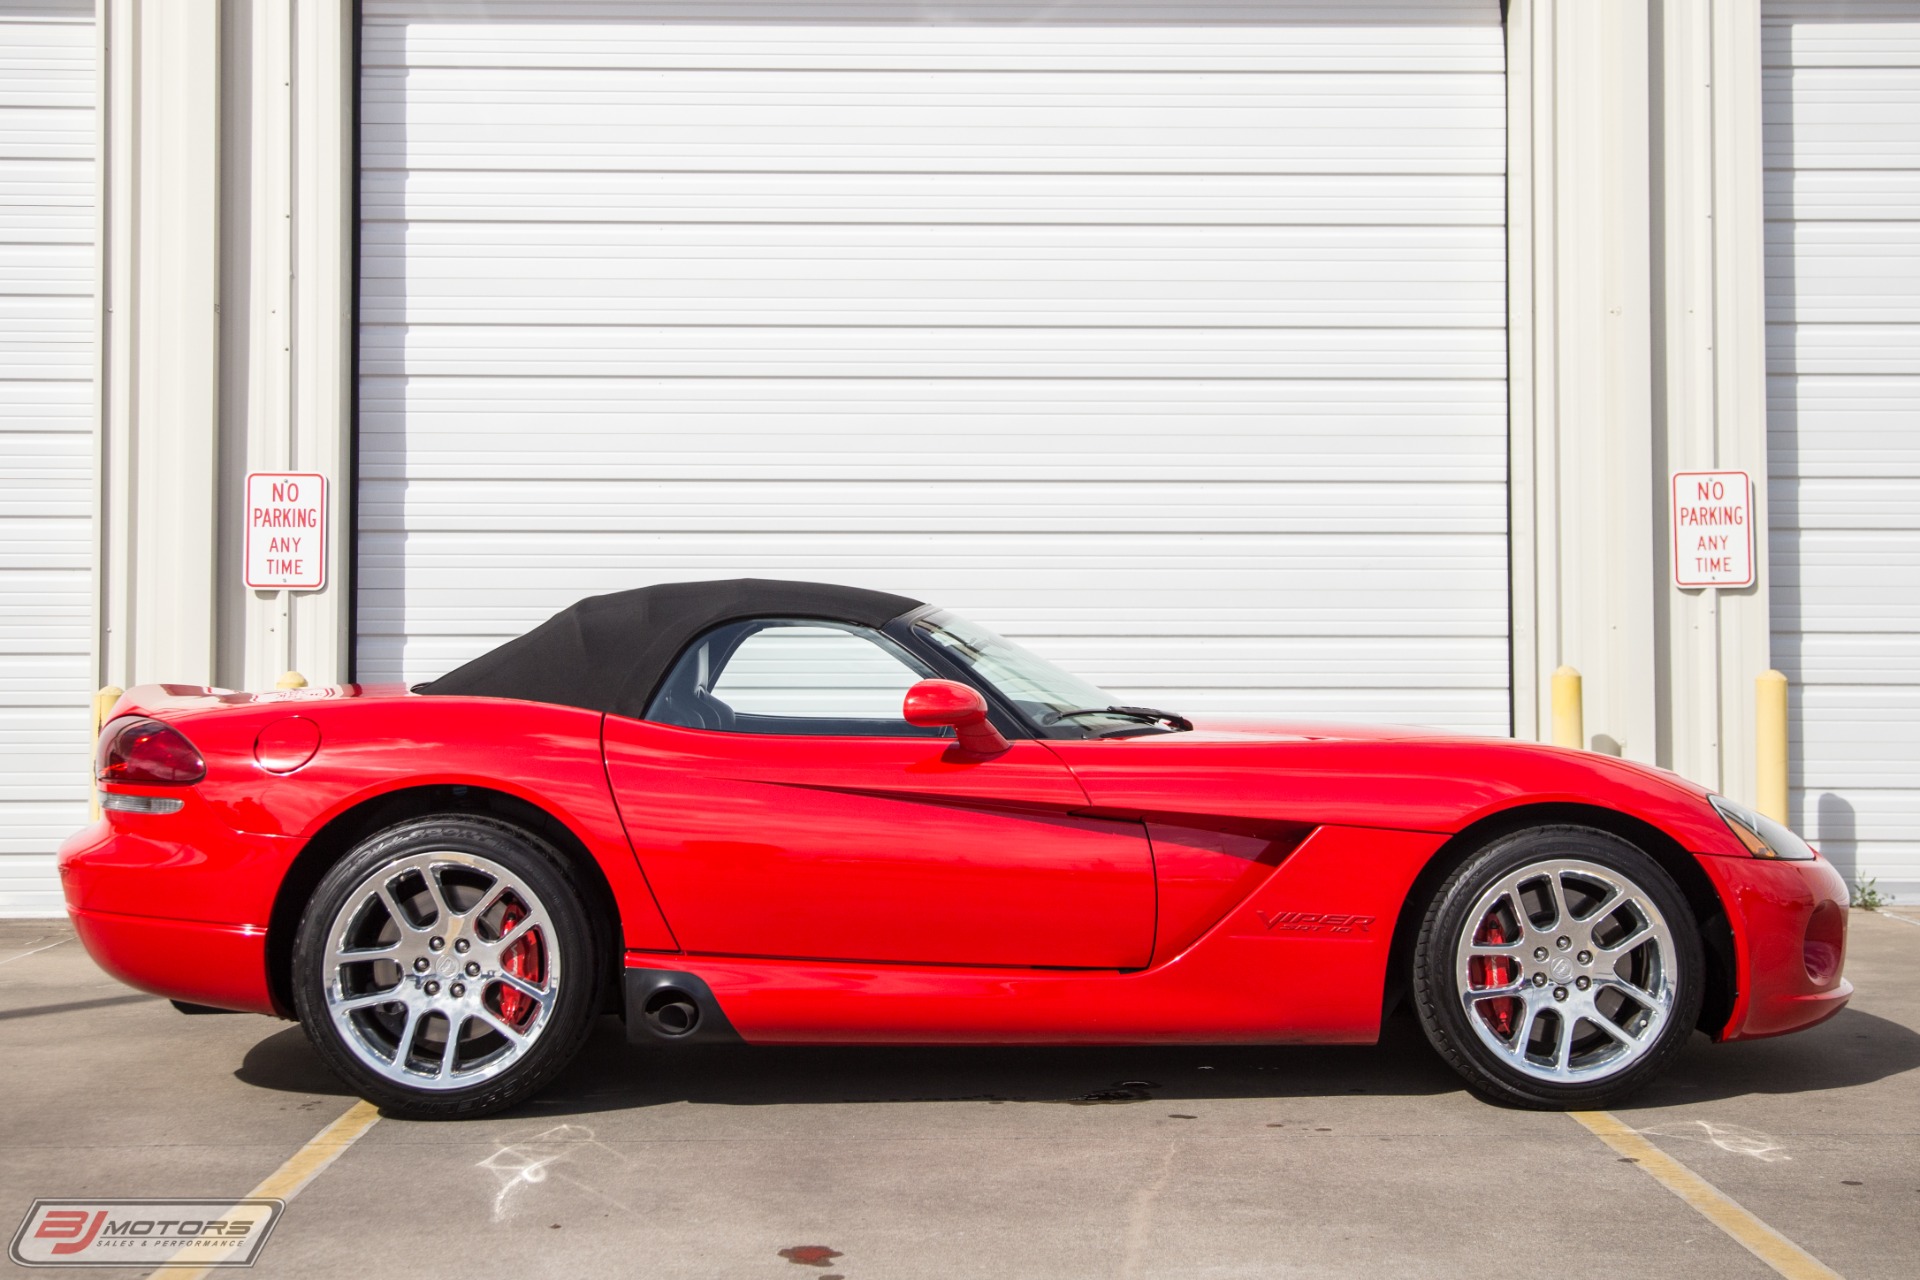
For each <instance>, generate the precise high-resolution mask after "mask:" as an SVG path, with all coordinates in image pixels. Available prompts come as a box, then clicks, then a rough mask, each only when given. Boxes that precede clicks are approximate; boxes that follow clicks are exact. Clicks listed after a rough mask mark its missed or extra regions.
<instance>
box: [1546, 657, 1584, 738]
mask: <svg viewBox="0 0 1920 1280" xmlns="http://www.w3.org/2000/svg"><path fill="white" fill-rule="evenodd" d="M1553 745H1554V746H1556V747H1576V748H1577V747H1584V746H1586V745H1587V729H1586V715H1585V712H1584V710H1583V709H1582V706H1581V693H1580V673H1579V672H1578V671H1575V670H1574V669H1573V668H1572V667H1561V668H1559V669H1557V670H1556V671H1555V672H1554V673H1553Z"/></svg>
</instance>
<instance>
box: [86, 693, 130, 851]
mask: <svg viewBox="0 0 1920 1280" xmlns="http://www.w3.org/2000/svg"><path fill="white" fill-rule="evenodd" d="M125 694H126V690H125V689H122V688H121V687H120V686H119V685H117V684H110V685H107V686H106V687H105V688H103V689H101V690H100V692H98V693H96V694H94V695H93V736H92V737H91V738H90V739H88V740H89V741H91V742H98V741H100V726H101V725H103V724H105V723H106V722H107V717H108V716H110V715H112V714H113V704H114V703H116V702H118V701H120V699H121V698H122V697H124V696H125ZM87 796H88V800H87V818H88V820H89V821H91V820H92V819H94V818H98V817H99V816H100V784H99V783H98V782H96V781H95V780H94V777H93V761H92V759H91V757H89V759H88V761H87Z"/></svg>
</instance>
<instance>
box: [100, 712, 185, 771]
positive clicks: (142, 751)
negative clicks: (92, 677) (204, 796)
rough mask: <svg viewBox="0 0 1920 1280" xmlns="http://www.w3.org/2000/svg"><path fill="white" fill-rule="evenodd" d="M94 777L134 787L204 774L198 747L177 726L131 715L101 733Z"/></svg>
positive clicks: (115, 722)
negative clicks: (130, 784)
mask: <svg viewBox="0 0 1920 1280" xmlns="http://www.w3.org/2000/svg"><path fill="white" fill-rule="evenodd" d="M93 776H94V777H95V778H96V779H98V780H99V781H101V782H126V783H132V784H134V785H137V786H143V787H144V786H180V785H183V784H185V783H189V782H198V781H200V779H202V778H204V777H206V776H207V762H206V761H205V760H203V759H201V757H200V752H199V749H198V748H196V747H195V746H194V745H193V744H192V743H191V742H188V741H187V739H186V735H185V734H183V733H181V732H180V731H179V730H178V729H175V728H172V727H170V726H168V725H164V724H161V723H160V722H159V721H158V720H148V719H146V718H145V717H143V716H130V717H128V718H127V719H125V720H116V721H114V722H113V723H112V724H110V725H108V726H107V730H106V732H105V733H103V734H101V735H100V745H99V746H98V747H97V748H96V749H95V751H94V756H93Z"/></svg>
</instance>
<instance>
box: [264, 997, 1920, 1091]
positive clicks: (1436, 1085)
mask: <svg viewBox="0 0 1920 1280" xmlns="http://www.w3.org/2000/svg"><path fill="white" fill-rule="evenodd" d="M1917 1066H1920V1033H1916V1032H1914V1031H1912V1030H1910V1029H1909V1028H1907V1027H1905V1026H1902V1025H1901V1024H1899V1023H1897V1022H1890V1021H1888V1020H1887V1019H1885V1018H1879V1017H1875V1016H1874V1015H1873V1014H1870V1013H1864V1012H1861V1011H1859V1010H1856V1009H1845V1010H1842V1011H1841V1013H1840V1014H1839V1015H1838V1016H1837V1017H1835V1018H1834V1019H1832V1020H1831V1021H1830V1022H1827V1023H1826V1024H1824V1025H1823V1026H1820V1027H1817V1028H1815V1029H1813V1030H1812V1031H1808V1032H1803V1033H1801V1034H1799V1035H1794V1036H1786V1037H1782V1038H1780V1039H1775V1040H1755V1041H1747V1042H1742V1043H1736V1044H1725V1045H1715V1044H1711V1043H1709V1042H1708V1041H1707V1039H1706V1037H1704V1036H1695V1037H1694V1039H1693V1042H1692V1043H1691V1044H1689V1045H1688V1046H1687V1048H1686V1050H1685V1051H1683V1052H1682V1054H1681V1056H1680V1060H1679V1061H1678V1062H1677V1063H1676V1064H1675V1066H1674V1068H1673V1069H1672V1070H1671V1071H1670V1072H1669V1073H1668V1074H1667V1075H1666V1076H1665V1077H1663V1078H1662V1079H1660V1080H1658V1081H1656V1082H1655V1083H1654V1084H1653V1085H1651V1086H1649V1087H1648V1088H1647V1089H1646V1090H1645V1091H1644V1092H1643V1093H1641V1094H1640V1095H1638V1096H1637V1097H1635V1098H1634V1099H1633V1102H1632V1105H1633V1106H1634V1107H1635V1108H1649V1107H1662V1106H1678V1105H1685V1104H1688V1103H1697V1102H1702V1101H1719V1100H1722V1099H1726V1098H1733V1097H1740V1096H1743V1095H1752V1094H1770V1093H1804V1092H1812V1091H1818V1090H1824V1089H1844V1088H1851V1087H1854V1086H1858V1085H1865V1084H1871V1083H1873V1082H1875V1081H1878V1080H1883V1079H1886V1078H1888V1077H1890V1076H1895V1075H1899V1074H1900V1073H1902V1072H1905V1071H1910V1070H1912V1069H1913V1068H1915V1067H1917ZM234 1076H235V1077H236V1078H237V1079H239V1080H240V1081H242V1082H243V1083H245V1084H248V1085H251V1086H253V1087H255V1088H261V1089H273V1090H284V1091H289V1092H295V1093H307V1094H321V1095H333V1096H340V1097H346V1096H350V1091H349V1090H348V1089H347V1088H346V1086H345V1085H343V1084H342V1083H341V1082H340V1081H339V1080H337V1079H336V1078H335V1077H334V1076H333V1075H332V1073H330V1072H329V1071H328V1070H327V1069H326V1067H325V1066H323V1065H322V1064H321V1062H320V1059H319V1057H318V1056H317V1055H316V1054H315V1053H314V1052H313V1049H312V1046H310V1045H309V1044H308V1043H307V1039H306V1036H305V1035H304V1033H302V1032H301V1030H300V1029H299V1028H298V1027H287V1028H285V1029H283V1030H280V1031H277V1032H275V1033H274V1034H272V1035H270V1036H267V1037H266V1038H265V1039H263V1040H261V1041H259V1042H258V1043H257V1044H255V1045H254V1047H253V1048H252V1049H251V1050H250V1051H249V1052H248V1053H247V1055H246V1058H245V1060H244V1061H243V1062H242V1063H241V1065H240V1068H239V1069H238V1070H236V1071H235V1072H234ZM1462 1089H1463V1086H1462V1084H1461V1082H1460V1080H1459V1078H1458V1077H1457V1076H1455V1075H1454V1074H1453V1072H1452V1071H1450V1070H1448V1069H1447V1067H1446V1066H1445V1065H1444V1064H1443V1063H1442V1062H1441V1061H1440V1059H1439V1058H1438V1057H1437V1056H1436V1055H1435V1054H1434V1052H1433V1051H1432V1049H1430V1048H1429V1047H1428V1045H1427V1043H1426V1039H1425V1037H1424V1035H1422V1033H1421V1031H1420V1028H1419V1026H1418V1024H1417V1023H1416V1022H1415V1021H1414V1020H1413V1019H1412V1017H1410V1016H1408V1015H1406V1014H1404V1013H1402V1014H1400V1015H1398V1016H1396V1017H1393V1018H1391V1019H1389V1020H1388V1022H1387V1025H1386V1027H1385V1029H1384V1031H1383V1033H1382V1035H1381V1039H1380V1043H1379V1044H1377V1045H1352V1046H1332V1047H1326V1046H1314V1047H1305V1046H1302V1047H1273V1046H1211V1047H1208V1046H1199V1047H1196V1046H1186V1045H1180V1046H1162V1047H1146V1048H1138V1047H1127V1048H1057V1047H1031V1046H1027V1047H979V1046H935V1047H897V1046H890V1045H889V1046H877V1045H865V1046H832V1047H828V1046H820V1047H811V1046H809V1047H784V1046H783V1047H759V1048H756V1047H752V1046H745V1045H739V1046H727V1045H705V1046H686V1047H655V1046H651V1045H629V1044H628V1043H627V1042H626V1039H625V1033H624V1029H623V1027H622V1026H621V1024H620V1022H619V1021H618V1020H617V1019H615V1018H611V1017H609V1018H603V1019H602V1020H601V1021H600V1024H599V1025H598V1026H597V1027H595V1029H594V1032H593V1035H592V1036H591V1038H590V1039H589V1041H588V1044H587V1047H586V1049H585V1050H584V1051H583V1052H582V1053H581V1055H580V1057H579V1058H578V1059H576V1060H575V1062H574V1063H573V1064H572V1065H571V1066H570V1067H568V1068H567V1070H566V1071H564V1072H562V1073H561V1075H560V1077H559V1078H558V1079H557V1080H555V1082H554V1083H553V1084H552V1085H551V1086H549V1087H548V1088H547V1089H546V1090H545V1091H543V1092H542V1093H541V1094H540V1095H539V1096H538V1097H536V1098H534V1099H532V1100H531V1101H529V1102H527V1103H524V1104H522V1105H521V1106H519V1107H517V1108H515V1109H514V1110H513V1111H512V1112H510V1113H509V1114H510V1115H520V1116H568V1115H587V1114H591V1113H594V1112H601V1111H624V1110H631V1109H635V1108H641V1107H651V1106H661V1105H665V1104H668V1103H675V1102H697V1103H705V1104H709V1105H718V1106H740V1107H751V1106H778V1105H792V1104H832V1103H884V1102H904V1103H912V1102H983V1103H1038V1104H1057V1105H1067V1106H1111V1105H1124V1104H1127V1103H1135V1102H1156V1103H1177V1102H1181V1101H1199V1100H1202V1099H1219V1098H1321V1097H1334V1096H1344V1095H1349V1094H1376V1095H1383V1096H1390V1097H1427V1096H1432V1095H1436V1094H1444V1093H1456V1092H1460V1091H1461V1090H1462Z"/></svg>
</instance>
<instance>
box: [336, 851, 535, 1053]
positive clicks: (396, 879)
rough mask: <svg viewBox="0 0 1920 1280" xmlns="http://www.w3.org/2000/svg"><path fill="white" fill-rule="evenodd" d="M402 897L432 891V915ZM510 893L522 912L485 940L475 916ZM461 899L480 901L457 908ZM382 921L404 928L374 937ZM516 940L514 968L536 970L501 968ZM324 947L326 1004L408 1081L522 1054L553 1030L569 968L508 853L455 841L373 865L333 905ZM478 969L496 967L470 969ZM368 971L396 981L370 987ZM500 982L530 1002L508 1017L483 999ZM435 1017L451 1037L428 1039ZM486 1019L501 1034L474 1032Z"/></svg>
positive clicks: (354, 1045) (350, 1038)
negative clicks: (467, 849)
mask: <svg viewBox="0 0 1920 1280" xmlns="http://www.w3.org/2000/svg"><path fill="white" fill-rule="evenodd" d="M423 889H424V894H425V896H424V898H422V897H421V896H420V895H421V893H422V890H423ZM403 896H412V897H414V898H415V900H416V901H419V902H420V903H421V904H422V905H421V909H422V910H427V909H429V908H428V907H427V905H426V904H427V903H429V902H430V903H431V908H430V909H431V910H432V911H433V912H434V918H433V920H431V921H429V922H428V923H427V924H426V925H424V926H416V925H415V924H414V923H413V921H412V918H411V917H410V916H409V915H408V914H407V912H406V910H405V908H403V907H402V905H401V900H402V897H403ZM508 897H511V898H512V900H513V901H514V903H515V904H517V905H516V907H515V910H524V915H523V917H522V918H521V919H519V920H517V921H516V922H515V923H514V924H513V926H512V927H510V928H509V929H508V930H507V931H506V933H505V934H504V935H503V936H502V937H500V938H499V939H496V940H494V941H492V942H489V941H487V940H486V939H485V938H483V937H481V936H480V935H479V934H478V933H476V932H475V926H476V924H477V922H478V921H479V920H480V918H481V917H483V916H484V915H485V914H486V913H487V912H489V911H492V910H494V909H495V908H497V907H498V906H499V905H500V903H501V901H502V899H504V898H508ZM460 901H468V902H471V903H473V905H472V907H470V908H469V909H468V910H466V911H460V910H458V909H457V908H456V903H458V902H460ZM383 915H384V916H385V917H386V918H390V919H391V920H392V922H393V926H392V930H391V931H388V930H387V926H386V924H385V922H384V920H383V919H382V917H383ZM383 931H385V932H390V933H397V937H393V938H392V939H391V940H387V939H384V938H380V937H378V936H377V935H378V933H380V932H383ZM515 947H517V948H519V950H518V951H517V953H516V955H517V961H518V962H517V963H516V965H515V967H516V968H521V967H523V966H524V972H526V973H532V974H536V975H538V978H539V980H538V981H535V980H533V979H530V978H527V977H523V976H521V974H518V973H510V972H506V971H505V968H504V965H503V964H502V963H501V962H502V960H503V959H504V958H505V953H506V952H507V951H508V950H509V949H510V948H515ZM325 955H326V965H327V974H326V981H327V996H326V998H327V1011H328V1015H329V1016H330V1017H331V1018H332V1020H333V1025H334V1027H335V1029H336V1030H337V1031H338V1032H339V1033H340V1035H341V1037H342V1039H343V1040H344V1041H345V1043H346V1047H347V1048H348V1049H349V1051H351V1052H352V1054H353V1055H354V1057H355V1058H356V1059H357V1060H358V1061H359V1062H360V1063H361V1065H363V1066H364V1067H366V1068H367V1069H369V1070H371V1071H373V1072H375V1073H376V1074H378V1075H380V1076H383V1077H385V1078H387V1079H389V1080H392V1081H395V1082H396V1083H400V1084H404V1085H406V1086H407V1087H409V1088H413V1089H425V1090H445V1089H461V1088H466V1087H468V1086H470V1085H473V1084H475V1083H478V1082H479V1081H482V1080H486V1079H490V1078H492V1077H494V1076H497V1075H499V1074H500V1073H501V1072H503V1071H506V1070H508V1069H509V1068H510V1067H512V1066H513V1065H514V1064H515V1063H517V1062H519V1061H520V1060H521V1058H523V1057H524V1056H525V1055H526V1053H527V1052H528V1051H529V1050H530V1049H531V1048H532V1046H533V1045H534V1044H535V1043H536V1042H537V1041H538V1040H539V1039H540V1037H541V1035H542V1033H543V1032H544V1031H545V1030H546V1026H547V1023H548V1022H549V1021H550V1020H551V1018H552V1016H553V1008H554V1001H555V999H556V998H557V996H558V994H559V992H560V988H561V983H562V981H563V978H564V975H563V974H562V973H561V966H560V954H559V951H558V950H557V948H556V946H555V937H554V930H553V925H552V922H551V919H550V917H549V916H548V913H547V911H546V908H545V905H544V904H543V903H542V902H541V901H540V898H539V895H537V894H536V893H534V892H533V890H532V888H531V887H529V886H528V885H527V884H526V883H525V882H524V881H522V880H521V879H520V878H519V877H518V876H517V875H515V874H514V873H512V872H511V871H509V870H508V869H507V868H506V867H504V866H502V865H501V864H499V863H497V862H494V861H493V860H491V859H489V858H486V857H482V856H480V855H476V854H470V853H464V852H455V851H451V850H443V851H435V852H428V853H417V854H410V855H406V856H403V857H400V858H397V859H395V860H394V861H393V862H390V863H388V864H387V865H385V866H383V867H381V868H379V869H378V870H377V871H375V872H372V873H371V874H369V875H368V876H367V877H366V879H364V880H363V881H362V882H361V883H360V884H359V885H358V886H357V887H356V888H355V889H354V890H353V892H352V893H351V894H350V895H349V896H348V897H347V899H346V901H345V902H344V903H343V904H342V906H341V907H340V909H339V911H338V912H337V913H336V914H335V917H334V920H333V925H332V929H331V931H330V933H329V936H328V938H327V949H326V952H325ZM370 962H371V963H370ZM469 966H472V967H473V970H474V972H473V973H472V974H470V973H469V972H468V968H469ZM482 968H484V969H486V970H490V971H492V972H490V973H487V974H485V975H484V976H475V975H478V974H480V972H481V969H482ZM396 970H397V977H395V976H393V975H394V974H395V971H396ZM372 982H382V983H387V982H390V983H392V985H390V986H386V987H383V988H382V989H380V990H377V991H372V990H367V989H366V988H367V987H368V986H369V985H370V983H372ZM494 983H499V984H500V986H501V989H502V990H503V991H509V992H513V993H516V994H515V996H514V999H515V1000H516V1001H522V998H524V1003H525V1005H527V1006H528V1007H525V1008H523V1009H519V1010H515V1011H514V1013H515V1017H514V1018H513V1020H512V1021H511V1022H510V1021H509V1020H508V1019H506V1018H505V1017H502V1016H501V1015H500V1014H498V1013H496V1012H495V1011H494V1010H492V1009H489V1008H487V1007H486V1006H485V1004H484V1003H483V1000H482V992H483V991H484V990H486V989H488V988H490V987H491V986H492V984H494ZM428 1023H432V1024H433V1026H435V1027H440V1026H444V1027H445V1028H446V1039H445V1041H444V1042H442V1043H440V1044H437V1045H435V1044H433V1043H432V1042H431V1041H430V1040H429V1039H428V1038H427V1037H428V1036H430V1035H431V1034H433V1033H432V1032H429V1031H428V1030H427V1029H426V1028H427V1024H428ZM515 1023H517V1024H518V1025H517V1026H516V1025H514V1024H515ZM482 1026H484V1027H486V1028H488V1029H489V1030H490V1031H491V1032H492V1033H494V1034H492V1035H487V1036H478V1035H476V1036H474V1037H473V1038H472V1039H468V1038H467V1036H468V1034H469V1032H471V1031H473V1030H475V1029H476V1028H477V1027H482Z"/></svg>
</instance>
